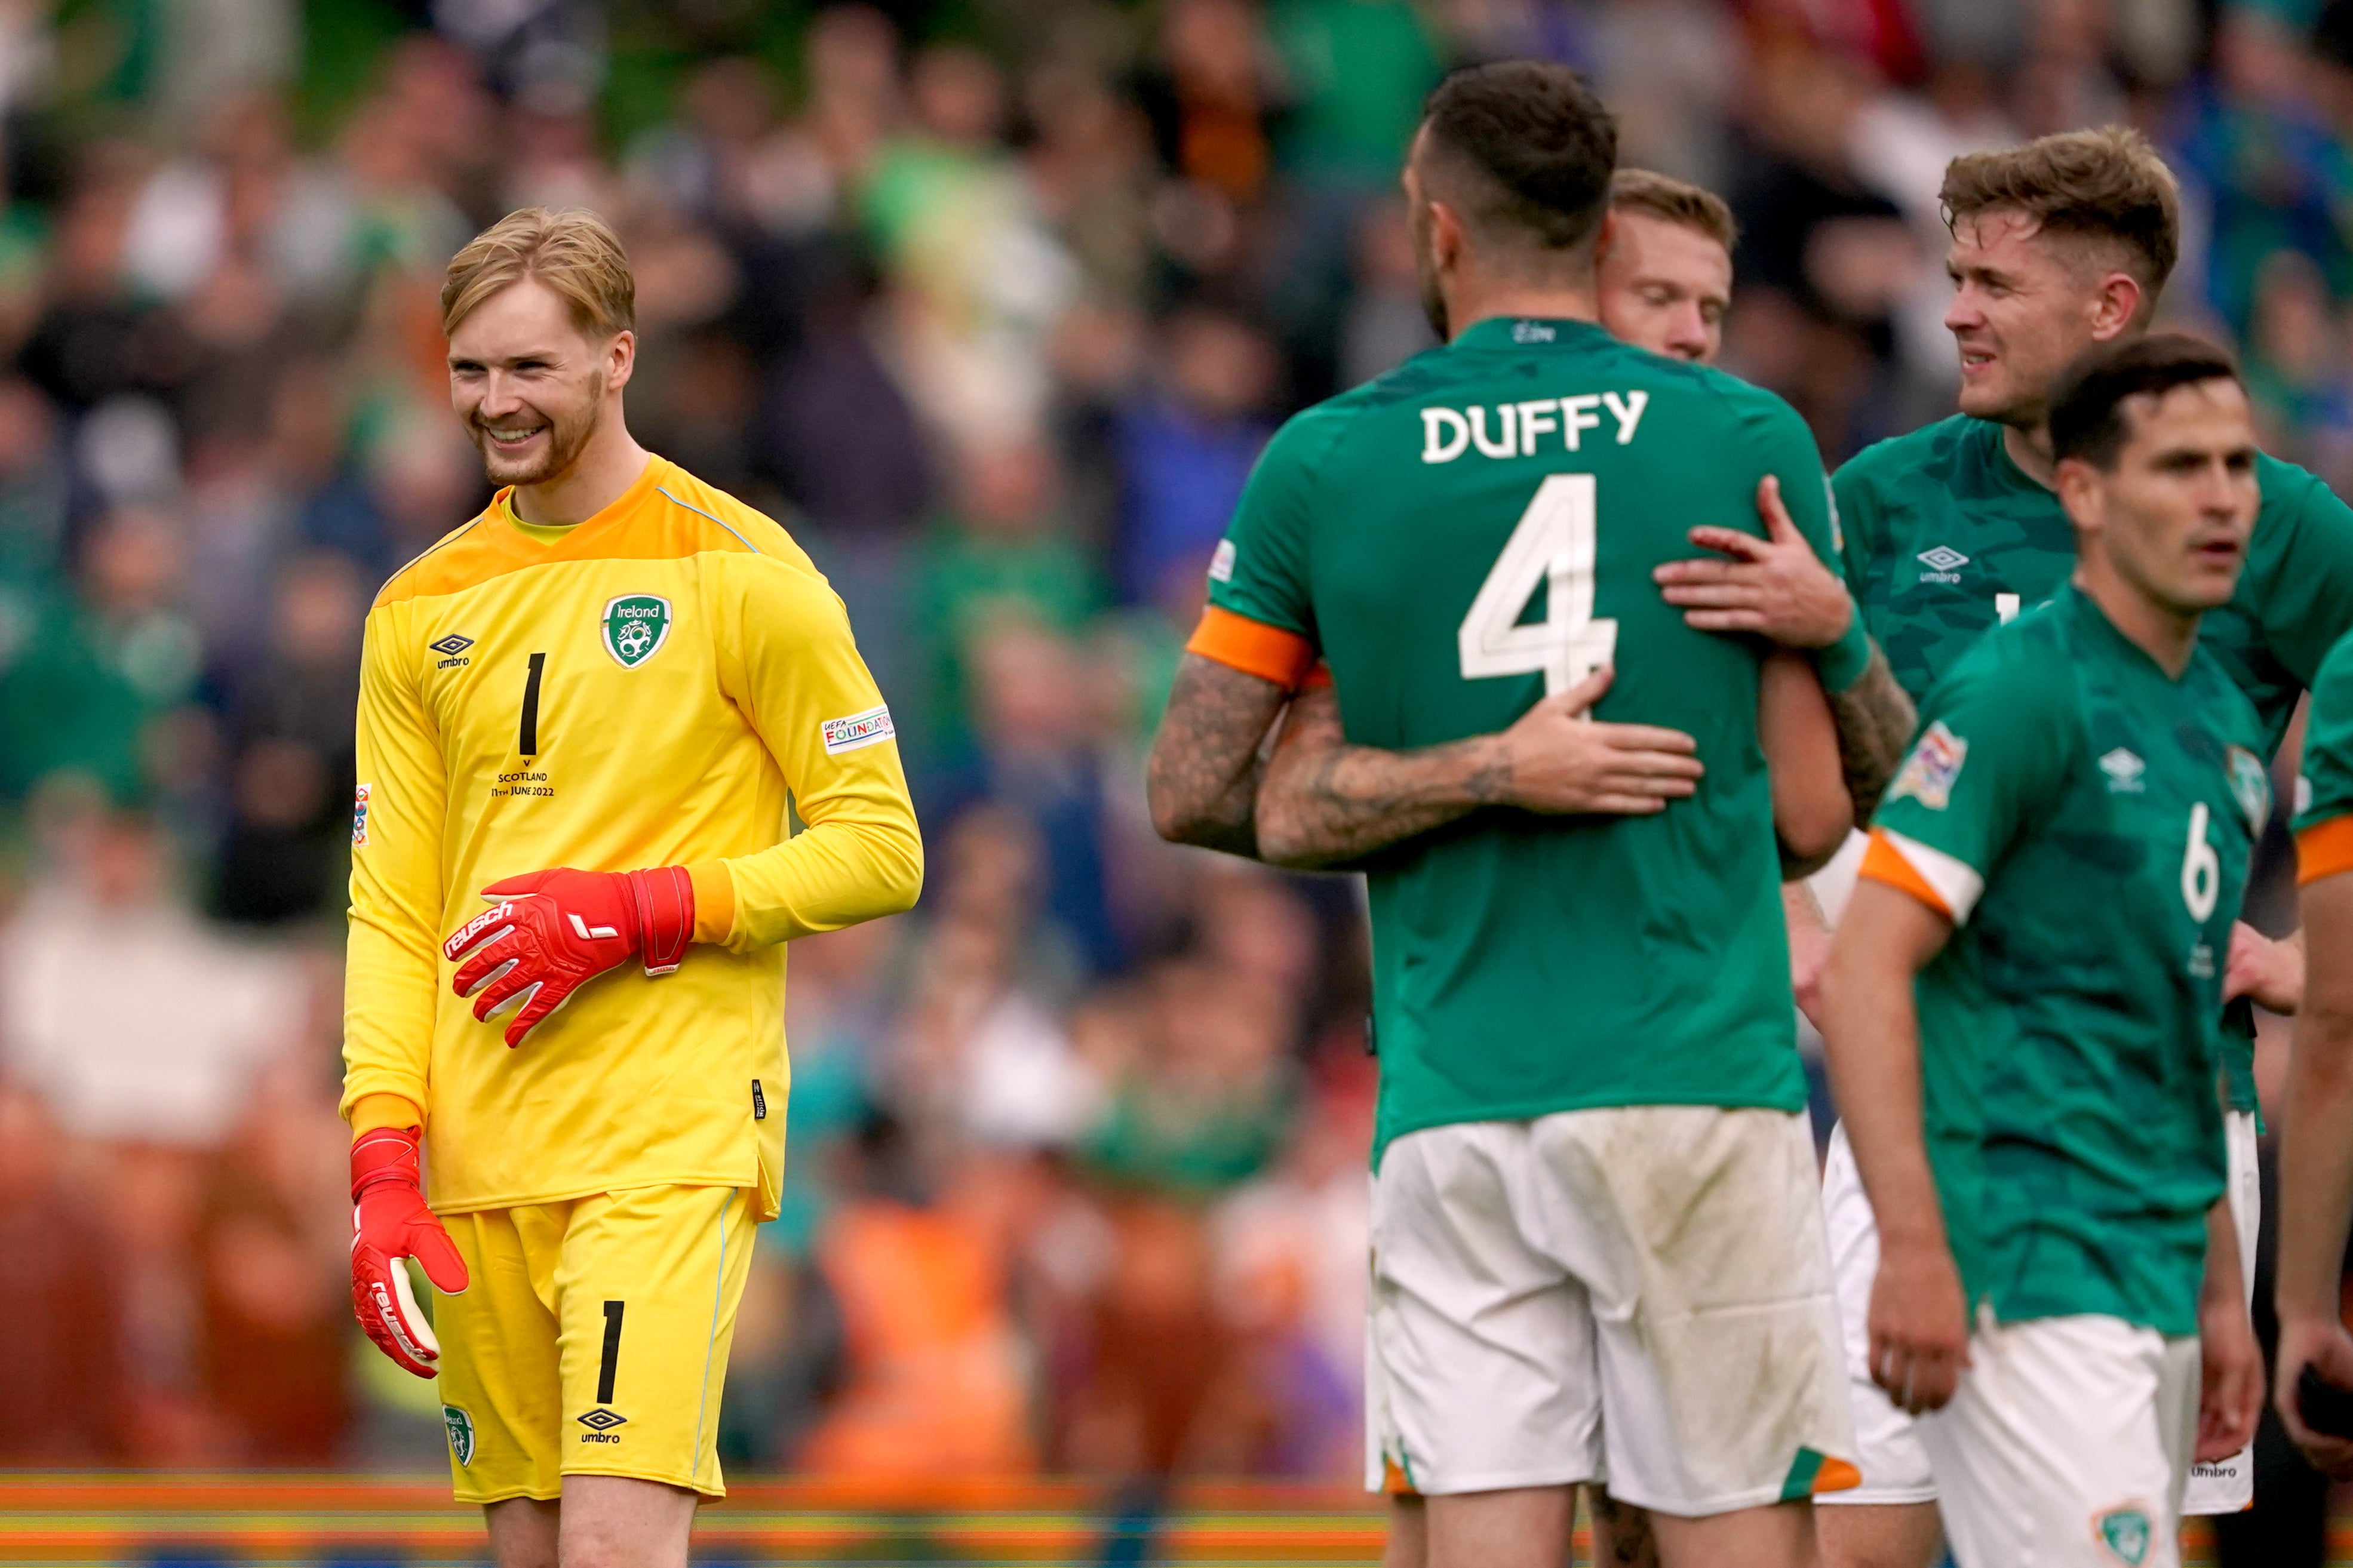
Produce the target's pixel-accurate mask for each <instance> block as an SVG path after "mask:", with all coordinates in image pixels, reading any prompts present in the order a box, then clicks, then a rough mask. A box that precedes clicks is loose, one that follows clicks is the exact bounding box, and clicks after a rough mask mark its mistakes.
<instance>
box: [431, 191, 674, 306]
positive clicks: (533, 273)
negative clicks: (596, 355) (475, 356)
mask: <svg viewBox="0 0 2353 1568" xmlns="http://www.w3.org/2000/svg"><path fill="white" fill-rule="evenodd" d="M526 278H536V279H539V280H540V281H541V282H542V283H544V284H546V285H547V286H548V288H550V289H554V291H555V292H556V293H557V294H558V295H560V296H562V298H563V300H564V301H565V304H567V305H569V306H571V307H572V319H573V320H574V321H577V322H578V323H579V324H580V328H581V330H582V331H586V332H589V333H592V334H594V335H596V336H598V337H610V336H612V335H613V334H614V333H616V332H626V331H630V330H632V329H633V328H635V327H636V326H637V324H638V284H637V279H635V278H633V277H632V276H630V273H629V258H628V255H627V254H626V253H625V252H623V250H622V249H621V241H620V238H619V237H617V235H615V234H614V233H613V230H612V227H611V226H609V225H608V224H607V223H606V222H605V220H604V219H603V218H601V217H598V216H596V214H595V213H592V212H584V211H581V210H580V209H578V208H576V207H575V208H567V209H565V210H564V211H562V212H551V211H549V210H548V209H547V208H545V207H524V208H522V210H520V211H518V212H511V213H509V214H507V216H504V217H502V218H501V219H499V221H498V222H496V223H494V224H492V225H491V226H490V227H488V228H486V229H484V230H483V231H482V232H481V233H480V234H478V235H476V236H475V237H473V239H472V240H471V241H470V242H469V243H468V244H467V246H466V247H465V248H464V249H463V250H460V251H459V252H458V254H457V255H455V256H453V257H451V258H449V271H448V276H447V277H446V278H444V279H443V280H442V283H441V331H442V334H443V335H444V336H447V335H448V334H449V333H451V332H454V331H457V330H458V323H459V322H460V321H464V320H465V319H466V318H467V317H468V316H470V315H472V314H473V312H474V310H475V307H477V306H479V305H480V304H481V302H482V301H483V300H487V299H489V298H490V297H491V295H493V294H495V293H497V292H499V291H500V290H501V289H504V288H506V287H508V286H509V285H510V284H514V283H520V282H522V280H523V279H526Z"/></svg>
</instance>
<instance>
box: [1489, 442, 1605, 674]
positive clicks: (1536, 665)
mask: <svg viewBox="0 0 2353 1568" xmlns="http://www.w3.org/2000/svg"><path fill="white" fill-rule="evenodd" d="M1593 497H1594V485H1593V476H1592V475H1591V474H1554V475H1552V476H1550V477H1549V478H1547V479H1546V480H1545V481H1544V483H1543V484H1541V485H1539V486H1537V487H1536V493H1535V500H1531V501H1529V502H1528V509H1527V510H1525V511H1524V512H1522V513H1521V514H1520V521H1518V522H1517V523H1515V524H1514V526H1513V528H1512V537H1511V538H1510V539H1508V540H1506V541H1504V552H1503V554H1501V555H1499V556H1497V557H1496V558H1495V564H1494V566H1493V568H1492V569H1491V570H1490V571H1489V572H1488V574H1487V580H1486V581H1485V582H1484V583H1482V584H1480V585H1479V596H1478V597H1477V598H1475V599H1473V600H1472V601H1471V613H1470V614H1469V615H1466V616H1463V617H1462V629H1461V632H1460V634H1458V638H1459V641H1460V643H1461V653H1462V679H1465V680H1482V679H1487V678H1489V677H1492V676H1499V675H1534V674H1536V673H1538V672H1542V674H1543V676H1544V678H1545V695H1546V696H1547V697H1557V696H1559V695H1560V694H1561V693H1562V692H1564V691H1566V690H1567V689H1569V688H1570V687H1572V686H1575V685H1576V684H1577V682H1578V681H1580V680H1583V679H1585V678H1586V677H1587V676H1588V675H1591V674H1592V673H1593V672H1594V671H1595V670H1597V669H1599V668H1602V667H1603V666H1605V665H1607V664H1608V663H1609V660H1610V656H1611V655H1612V654H1613V653H1615V652H1616V651H1617V647H1618V623H1617V622H1616V621H1614V620H1605V621H1597V620H1595V619H1594V618H1593V565H1594V550H1595V544H1596V538H1595V528H1594V500H1593ZM1539 584H1542V585H1545V586H1546V590H1547V592H1546V598H1545V616H1544V619H1542V620H1540V621H1529V622H1526V623H1525V624H1524V623H1523V622H1522V621H1521V619H1520V616H1521V614H1522V613H1523V612H1524V611H1525V610H1526V608H1527V606H1528V601H1529V600H1530V599H1532V598H1534V597H1535V591H1536V588H1537V587H1538V585H1539Z"/></svg>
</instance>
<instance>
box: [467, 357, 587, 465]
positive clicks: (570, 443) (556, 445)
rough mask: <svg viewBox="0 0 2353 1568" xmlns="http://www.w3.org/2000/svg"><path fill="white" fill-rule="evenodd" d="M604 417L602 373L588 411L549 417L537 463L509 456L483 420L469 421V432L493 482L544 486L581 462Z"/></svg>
mask: <svg viewBox="0 0 2353 1568" xmlns="http://www.w3.org/2000/svg"><path fill="white" fill-rule="evenodd" d="M604 416H605V376H604V374H603V373H602V372H599V373H598V374H596V377H595V379H594V380H592V381H591V382H590V383H589V388H588V401H587V406H586V410H585V411H584V412H582V413H580V414H578V415H575V416H572V417H570V418H565V417H562V416H550V417H549V419H548V422H547V447H546V448H545V450H544V452H543V454H542V455H541V456H540V457H539V458H537V459H536V460H533V459H516V458H508V457H506V456H505V455H504V454H503V453H501V452H500V450H499V449H498V447H497V446H496V445H495V444H494V443H493V442H492V441H491V437H490V432H489V431H487V430H485V429H484V428H483V427H482V426H481V425H480V422H479V421H476V420H468V421H467V425H466V433H467V434H468V435H470V436H471V437H473V438H474V448H475V450H477V451H479V452H480V453H481V455H482V473H483V475H484V476H485V477H486V478H488V479H489V480H490V481H491V483H492V484H493V485H543V484H545V483H546V482H547V481H548V480H550V479H555V478H557V477H558V476H560V475H562V474H563V473H564V472H565V470H567V469H569V468H571V467H572V465H573V464H574V463H575V462H578V461H579V460H580V454H581V452H582V451H584V450H585V449H586V447H587V445H588V443H589V441H590V440H591V439H592V438H594V437H595V436H596V430H597V427H598V426H599V425H600V424H601V423H602V422H603V420H604Z"/></svg>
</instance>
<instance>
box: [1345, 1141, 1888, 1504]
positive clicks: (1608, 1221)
mask: <svg viewBox="0 0 2353 1568" xmlns="http://www.w3.org/2000/svg"><path fill="white" fill-rule="evenodd" d="M1819 1203H1820V1199H1819V1195H1818V1184H1817V1180H1816V1176H1815V1173H1814V1159H1813V1141H1812V1139H1811V1138H1810V1135H1809V1134H1808V1131H1807V1127H1806V1121H1805V1118H1804V1117H1803V1116H1802V1115H1789V1114H1788V1113H1785V1112H1782V1111H1778V1110H1725V1109H1721V1108H1718V1107H1714V1106H1629V1107H1623V1108H1613V1109H1606V1110H1571V1111H1563V1112H1560V1113H1557V1114H1556V1115H1551V1116H1545V1117H1539V1118H1537V1119H1535V1120H1534V1121H1477V1122H1466V1123H1461V1124H1459V1125H1455V1126H1450V1127H1436V1128H1430V1129H1428V1130H1425V1131H1419V1132H1413V1133H1409V1134H1407V1135H1406V1136H1404V1137H1402V1138H1399V1139H1398V1140H1397V1141H1396V1142H1393V1143H1391V1144H1390V1145H1389V1146H1388V1149H1387V1151H1385V1152H1384V1153H1383V1156H1382V1159H1381V1164H1380V1169H1379V1171H1378V1173H1377V1175H1376V1176H1375V1177H1374V1180H1373V1200H1372V1244H1373V1259H1372V1265H1373V1278H1372V1286H1373V1289H1372V1300H1371V1321H1370V1332H1369V1333H1368V1335H1367V1337H1366V1485H1367V1487H1369V1488H1371V1489H1375V1490H1392V1491H1407V1490H1410V1491H1417V1492H1420V1493H1424V1494H1445V1493H1453V1492H1475V1491H1492V1490H1496V1489H1502V1488H1507V1487H1534V1486H1552V1485H1560V1484H1566V1483H1570V1482H1577V1481H1593V1480H1604V1479H1606V1480H1607V1481H1608V1483H1609V1490H1610V1492H1611V1494H1612V1495H1613V1496H1615V1497H1617V1498H1619V1499H1620V1500H1623V1501H1626V1502H1630V1503H1634V1504H1636V1505H1639V1506H1641V1507H1644V1508H1652V1509H1658V1510H1663V1511H1665V1512H1668V1513H1672V1514H1677V1515H1682V1516H1684V1517H1690V1518H1698V1517H1702V1516H1704V1515H1709V1514H1716V1513H1726V1512H1730V1511H1732V1510H1736V1509H1744V1508H1753V1507H1757V1506H1760V1505H1763V1504H1767V1503H1774V1502H1779V1501H1784V1500H1795V1499H1799V1498H1805V1497H1809V1496H1810V1495H1812V1494H1813V1493H1815V1492H1817V1491H1819V1490H1821V1489H1825V1488H1829V1487H1837V1486H1842V1485H1852V1482H1853V1469H1852V1455H1853V1452H1854V1444H1853V1434H1852V1429H1851V1427H1850V1424H1849V1417H1848V1414H1847V1398H1846V1391H1845V1387H1844V1382H1843V1375H1842V1373H1841V1367H1840V1356H1839V1341H1838V1320H1837V1314H1836V1310H1835V1308H1834V1306H1833V1303H1832V1300H1831V1285H1830V1263H1829V1258H1828V1256H1827V1254H1826V1252H1825V1249H1824V1247H1823V1242H1822V1231H1821V1212H1820V1206H1819Z"/></svg>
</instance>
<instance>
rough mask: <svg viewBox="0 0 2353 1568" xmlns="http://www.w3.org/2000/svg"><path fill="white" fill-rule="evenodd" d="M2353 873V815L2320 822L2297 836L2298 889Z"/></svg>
mask: <svg viewBox="0 0 2353 1568" xmlns="http://www.w3.org/2000/svg"><path fill="white" fill-rule="evenodd" d="M2339 871H2353V816H2332V817H2330V818H2328V820H2327V821H2326V822H2316V823H2314V824H2313V825H2312V826H2310V827H2307V828H2306V829H2305V830H2304V831H2303V832H2301V833H2299V834H2297V835H2296V836H2295V880H2296V885H2297V886H2298V887H2302V886H2303V885H2304V884H2305V883H2306V882H2317V881H2318V880H2320V879H2321V878H2323V877H2334V876H2335V875H2337V872H2339Z"/></svg>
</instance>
